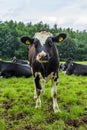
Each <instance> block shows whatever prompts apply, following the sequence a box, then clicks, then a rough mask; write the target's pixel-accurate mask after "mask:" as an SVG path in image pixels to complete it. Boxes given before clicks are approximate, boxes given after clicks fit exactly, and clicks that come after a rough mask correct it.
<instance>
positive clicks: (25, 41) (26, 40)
mask: <svg viewBox="0 0 87 130" xmlns="http://www.w3.org/2000/svg"><path fill="white" fill-rule="evenodd" d="M33 41H34V39H33V38H30V37H21V42H23V43H24V44H26V45H30V44H32V43H33Z"/></svg>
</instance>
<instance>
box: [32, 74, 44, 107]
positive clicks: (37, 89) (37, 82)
mask: <svg viewBox="0 0 87 130" xmlns="http://www.w3.org/2000/svg"><path fill="white" fill-rule="evenodd" d="M34 82H35V92H34V98H35V99H36V108H38V107H41V100H40V94H41V92H42V87H41V85H40V78H39V76H38V75H37V76H36V77H35V79H34Z"/></svg>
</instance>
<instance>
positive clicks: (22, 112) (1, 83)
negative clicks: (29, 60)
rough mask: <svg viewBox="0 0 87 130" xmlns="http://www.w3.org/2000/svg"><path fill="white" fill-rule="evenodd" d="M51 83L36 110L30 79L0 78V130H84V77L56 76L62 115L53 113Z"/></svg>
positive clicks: (86, 89)
mask: <svg viewBox="0 0 87 130" xmlns="http://www.w3.org/2000/svg"><path fill="white" fill-rule="evenodd" d="M50 84H51V83H50V82H48V83H47V84H46V86H45V93H43V94H42V96H41V99H42V107H41V108H38V109H36V108H35V100H34V98H33V96H34V84H33V78H32V77H31V78H24V77H22V78H16V77H13V78H8V79H5V78H0V130H87V76H78V77H77V76H75V75H71V76H68V75H65V74H63V73H62V72H59V83H58V89H57V99H58V104H59V107H60V109H61V113H56V114H54V113H53V108H52V99H51V94H50V90H51V89H50V88H51V86H50Z"/></svg>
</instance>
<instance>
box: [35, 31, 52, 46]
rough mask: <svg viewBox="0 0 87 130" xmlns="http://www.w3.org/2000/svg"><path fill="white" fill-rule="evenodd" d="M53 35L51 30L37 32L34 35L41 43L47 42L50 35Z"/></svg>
mask: <svg viewBox="0 0 87 130" xmlns="http://www.w3.org/2000/svg"><path fill="white" fill-rule="evenodd" d="M51 36H53V35H52V34H51V33H50V32H46V31H41V32H37V33H35V35H34V38H37V39H38V40H39V41H40V43H41V45H43V44H45V41H46V39H47V38H48V37H51Z"/></svg>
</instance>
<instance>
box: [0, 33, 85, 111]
mask: <svg viewBox="0 0 87 130" xmlns="http://www.w3.org/2000/svg"><path fill="white" fill-rule="evenodd" d="M65 39H66V34H65V33H60V34H59V35H57V36H53V35H52V34H51V33H50V32H46V31H41V32H37V33H35V35H34V37H33V38H30V37H28V36H23V37H21V42H22V43H24V44H26V45H28V46H29V52H28V55H29V59H28V60H29V62H30V64H29V63H28V62H24V61H21V62H20V60H17V61H16V62H15V63H12V62H4V61H0V75H1V76H3V77H11V76H17V77H20V76H25V77H30V76H33V77H34V85H35V91H34V98H35V100H36V108H37V107H41V99H40V94H41V93H42V92H43V91H44V85H45V82H48V81H49V80H50V79H51V81H52V88H51V96H52V99H53V110H54V112H58V111H60V109H59V106H58V103H57V83H58V71H59V70H63V71H66V74H69V75H70V74H77V75H81V74H82V75H86V74H87V66H86V65H79V64H76V63H73V61H72V60H70V59H69V60H67V61H66V63H65V64H62V65H59V56H58V50H57V47H56V43H58V42H62V41H64V40H65ZM31 70H32V71H31ZM40 79H42V80H41V81H42V84H41V82H40Z"/></svg>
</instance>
